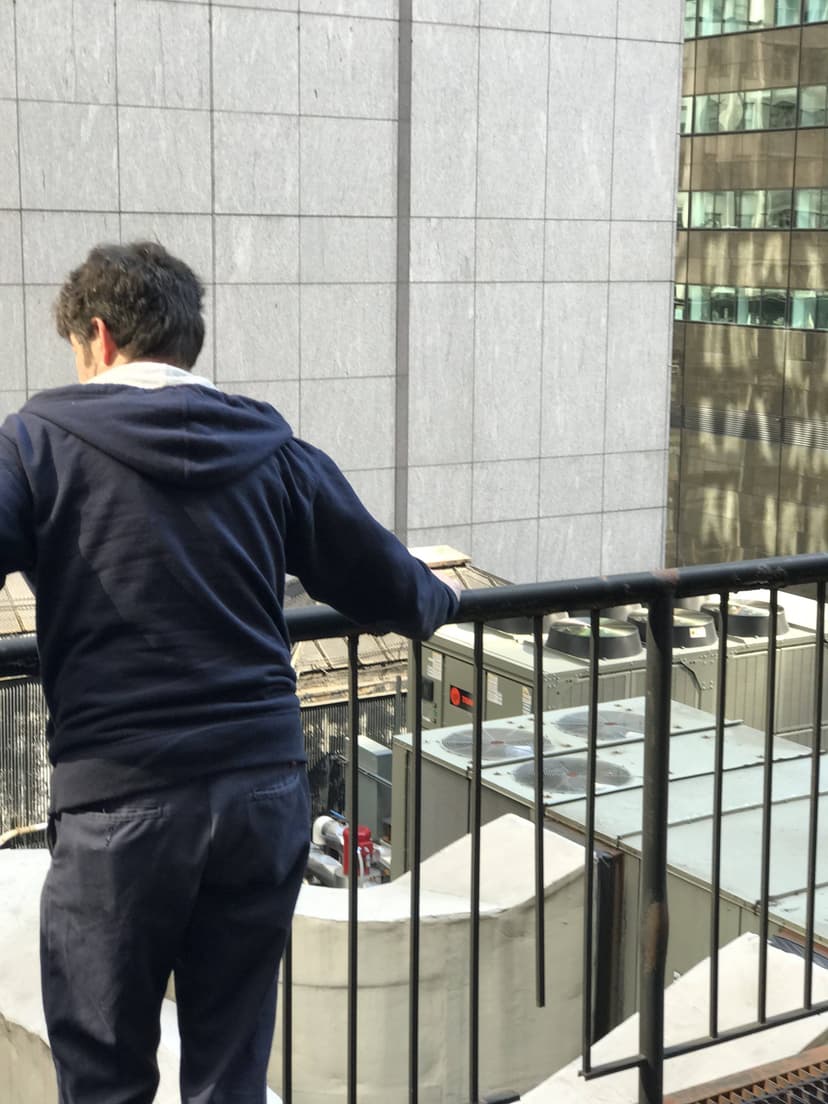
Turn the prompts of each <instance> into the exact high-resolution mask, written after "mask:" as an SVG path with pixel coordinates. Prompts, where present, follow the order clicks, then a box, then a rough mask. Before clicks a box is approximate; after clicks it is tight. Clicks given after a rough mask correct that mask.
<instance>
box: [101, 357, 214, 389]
mask: <svg viewBox="0 0 828 1104" xmlns="http://www.w3.org/2000/svg"><path fill="white" fill-rule="evenodd" d="M84 383H119V384H123V385H124V386H126V387H143V388H144V389H145V390H152V389H153V388H155V387H173V386H175V385H177V384H179V383H192V384H196V385H197V386H199V387H212V388H213V390H216V389H217V388H216V385H215V384H214V383H212V382H211V381H210V380H208V379H207V377H206V376H194V375H193V373H192V372H188V371H187V370H186V369H185V368H177V367H176V366H175V365H174V364H164V363H163V362H162V361H158V360H131V361H130V362H129V363H128V364H116V365H115V367H114V368H107V370H106V371H105V372H99V373H98V375H97V376H93V377H92V378H91V379H88V380H84Z"/></svg>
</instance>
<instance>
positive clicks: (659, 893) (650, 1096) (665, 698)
mask: <svg viewBox="0 0 828 1104" xmlns="http://www.w3.org/2000/svg"><path fill="white" fill-rule="evenodd" d="M672 652H673V600H672V594H671V593H670V592H669V591H667V590H665V591H664V592H663V593H662V594H660V595H659V596H658V597H657V598H654V599H653V600H652V602H651V603H650V609H649V617H648V621H647V705H646V712H645V716H644V741H645V742H644V795H643V796H644V800H643V807H642V817H641V906H640V914H641V915H640V919H641V936H640V940H641V962H640V985H641V1011H640V1015H639V1047H640V1051H641V1056H642V1062H641V1065H640V1066H639V1089H638V1093H639V1096H638V1099H639V1104H662V1094H663V1086H664V972H665V963H666V958H667V939H668V926H669V916H668V911H667V801H668V787H669V778H670V690H671V676H672Z"/></svg>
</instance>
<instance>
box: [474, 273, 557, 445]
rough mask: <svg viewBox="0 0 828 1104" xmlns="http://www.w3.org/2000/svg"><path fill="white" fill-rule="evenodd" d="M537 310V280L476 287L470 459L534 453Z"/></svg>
mask: <svg viewBox="0 0 828 1104" xmlns="http://www.w3.org/2000/svg"><path fill="white" fill-rule="evenodd" d="M542 310H543V287H542V285H541V284H481V285H479V286H478V288H477V322H476V340H475V375H474V459H475V460H513V459H519V458H524V457H530V456H531V457H537V456H538V454H539V443H540V415H541V409H540V394H541V313H542Z"/></svg>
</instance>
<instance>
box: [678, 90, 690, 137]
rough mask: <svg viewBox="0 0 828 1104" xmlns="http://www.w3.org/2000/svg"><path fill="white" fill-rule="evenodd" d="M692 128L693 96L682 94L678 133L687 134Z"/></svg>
mask: <svg viewBox="0 0 828 1104" xmlns="http://www.w3.org/2000/svg"><path fill="white" fill-rule="evenodd" d="M692 129H693V97H692V96H682V97H681V121H680V123H679V133H680V134H689V133H690V131H691V130H692Z"/></svg>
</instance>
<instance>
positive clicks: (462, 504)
mask: <svg viewBox="0 0 828 1104" xmlns="http://www.w3.org/2000/svg"><path fill="white" fill-rule="evenodd" d="M471 510H472V465H471V464H438V465H430V466H428V467H421V468H409V469H408V526H409V529H424V528H430V527H431V528H433V527H435V526H438V525H460V524H465V523H467V522H470V521H471V516H472V513H471Z"/></svg>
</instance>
